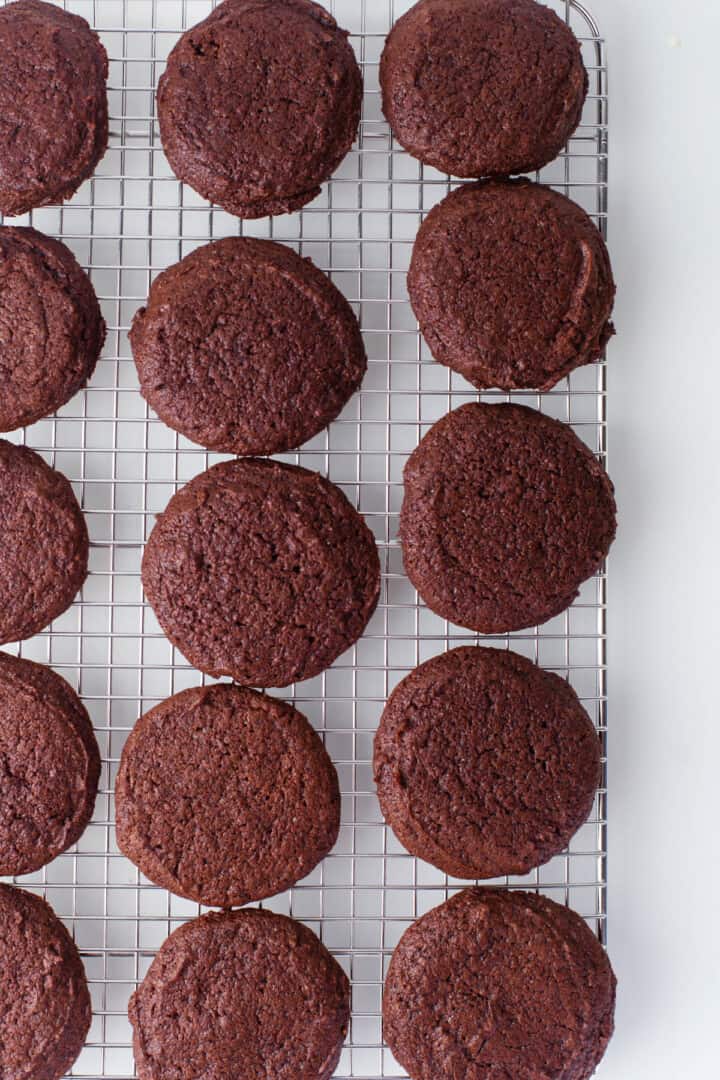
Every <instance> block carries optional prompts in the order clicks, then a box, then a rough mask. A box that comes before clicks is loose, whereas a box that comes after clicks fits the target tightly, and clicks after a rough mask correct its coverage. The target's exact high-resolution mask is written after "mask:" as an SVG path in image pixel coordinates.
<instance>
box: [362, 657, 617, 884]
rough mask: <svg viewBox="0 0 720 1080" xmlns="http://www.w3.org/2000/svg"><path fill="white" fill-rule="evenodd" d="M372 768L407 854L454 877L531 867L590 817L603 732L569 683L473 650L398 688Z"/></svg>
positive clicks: (429, 665) (431, 664)
mask: <svg viewBox="0 0 720 1080" xmlns="http://www.w3.org/2000/svg"><path fill="white" fill-rule="evenodd" d="M374 773H375V783H376V784H377V789H378V798H379V800H380V806H381V808H382V812H383V816H384V817H385V820H386V821H387V822H388V823H389V824H390V825H391V826H392V828H393V830H394V832H395V834H396V835H397V837H398V839H399V840H401V841H402V843H403V844H404V845H405V847H406V848H407V849H408V851H410V852H411V853H412V854H413V855H417V856H419V857H420V858H421V859H426V860H427V861H428V862H430V863H432V864H433V865H434V866H437V867H438V868H439V869H440V870H443V871H444V872H445V873H446V874H451V875H452V876H453V877H459V878H495V877H502V876H503V875H504V874H526V873H528V871H529V870H532V869H533V867H535V866H540V865H541V863H545V862H547V861H548V860H549V859H551V858H552V857H553V856H554V855H557V854H558V853H559V852H561V851H562V850H563V849H564V848H565V847H566V846H567V844H568V841H569V840H570V838H571V836H573V834H574V833H575V832H576V831H577V829H579V827H580V826H581V825H582V823H583V822H584V821H585V819H586V818H587V816H588V813H589V812H590V808H591V807H592V803H593V798H594V795H595V790H596V788H597V785H598V783H599V780H600V740H599V739H598V736H597V732H596V731H595V728H594V727H593V724H592V721H591V720H590V718H589V716H588V715H587V713H586V712H585V710H584V709H583V707H582V705H581V704H580V702H579V701H578V697H577V694H576V693H575V691H574V690H573V689H572V687H570V686H569V685H568V683H567V682H566V681H565V680H564V679H561V678H559V676H557V675H553V674H552V673H550V672H547V671H543V670H542V669H541V668H539V667H536V665H535V664H533V663H531V662H530V661H529V660H526V659H525V657H523V656H518V655H517V653H513V652H508V651H506V650H504V649H481V648H475V647H472V646H469V647H466V648H459V649H452V650H451V651H450V652H447V653H443V654H442V655H440V656H435V657H433V659H432V660H428V661H426V662H425V663H424V664H420V666H419V667H417V668H415V670H414V671H412V672H411V673H410V674H409V675H408V676H406V678H404V679H403V680H402V682H401V683H400V684H399V685H398V686H397V687H396V688H395V690H394V691H393V693H392V695H391V697H390V700H389V701H388V703H387V705H386V706H385V711H384V712H383V715H382V719H381V721H380V726H379V728H378V730H377V734H376V736H375V756H374Z"/></svg>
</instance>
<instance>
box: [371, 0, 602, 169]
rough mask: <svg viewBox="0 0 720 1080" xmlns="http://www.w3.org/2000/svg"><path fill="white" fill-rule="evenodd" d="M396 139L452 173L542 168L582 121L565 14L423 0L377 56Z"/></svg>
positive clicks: (498, 0)
mask: <svg viewBox="0 0 720 1080" xmlns="http://www.w3.org/2000/svg"><path fill="white" fill-rule="evenodd" d="M380 86H381V89H382V101H383V112H384V113H385V116H386V117H387V119H388V121H389V123H390V126H391V127H392V130H393V134H394V135H395V137H396V138H397V139H398V141H399V142H400V143H401V144H402V146H403V147H404V148H405V149H406V150H407V151H408V153H410V154H412V155H413V157H416V158H419V160H420V161H424V162H425V163H426V164H428V165H434V166H435V168H436V169H440V171H441V172H446V173H451V174H452V175H453V176H468V177H481V176H507V175H509V174H510V173H524V172H530V171H531V170H533V169H539V168H541V167H542V166H543V165H546V164H547V163H548V162H549V161H552V160H553V158H555V157H557V155H558V154H559V153H560V151H561V150H562V148H563V146H564V145H565V143H566V142H567V140H568V139H569V138H570V136H571V135H572V133H573V132H574V131H575V128H576V127H577V126H578V124H579V123H580V117H581V115H582V109H583V105H584V103H585V95H586V94H587V88H588V79H587V74H586V71H585V66H584V64H583V61H582V55H581V52H580V46H579V44H578V42H577V40H576V38H575V36H574V34H573V33H572V31H571V30H570V29H569V27H567V26H566V25H565V23H564V22H563V21H562V19H560V18H558V16H557V15H556V14H555V12H554V11H551V10H550V8H548V7H545V6H544V5H542V4H536V3H535V0H420V3H418V4H415V6H414V7H412V8H411V9H410V11H408V12H407V13H406V14H405V15H403V16H402V18H400V19H398V21H397V22H396V23H395V26H394V27H393V29H392V31H391V32H390V36H389V37H388V39H387V42H386V44H385V49H384V51H383V55H382V59H381V62H380Z"/></svg>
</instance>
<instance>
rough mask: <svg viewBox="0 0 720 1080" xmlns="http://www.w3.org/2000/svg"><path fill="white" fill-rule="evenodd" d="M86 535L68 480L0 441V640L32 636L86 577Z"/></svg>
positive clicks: (23, 450)
mask: <svg viewBox="0 0 720 1080" xmlns="http://www.w3.org/2000/svg"><path fill="white" fill-rule="evenodd" d="M88 546H89V544H88V532H87V526H86V525H85V519H84V518H83V516H82V512H81V510H80V507H79V506H78V504H77V499H76V498H75V495H74V493H73V489H72V488H71V486H70V484H69V483H68V481H67V480H66V479H65V477H64V476H63V475H62V473H59V472H57V471H56V470H55V469H51V468H50V466H49V465H47V464H46V463H45V462H44V461H43V459H42V458H41V457H40V455H39V454H36V453H35V452H34V451H33V450H29V449H28V448H27V447H25V446H14V445H13V444H12V443H9V442H6V441H5V439H0V645H4V644H5V643H6V642H8V641H21V640H23V639H24V638H29V637H32V636H33V634H37V633H38V632H39V631H40V630H42V629H43V628H44V627H46V626H47V625H48V623H51V622H52V620H53V619H55V618H56V617H57V616H58V615H61V614H62V613H63V611H66V610H67V608H69V607H70V605H71V604H72V602H73V600H74V599H75V596H76V594H77V592H78V590H79V589H80V587H81V586H82V584H83V582H84V581H85V578H86V577H87V565H88Z"/></svg>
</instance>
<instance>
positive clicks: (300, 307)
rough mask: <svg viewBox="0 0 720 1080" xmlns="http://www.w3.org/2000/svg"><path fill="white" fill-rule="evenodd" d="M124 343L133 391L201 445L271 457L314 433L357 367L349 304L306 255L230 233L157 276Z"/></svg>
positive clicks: (334, 410) (341, 398)
mask: <svg viewBox="0 0 720 1080" xmlns="http://www.w3.org/2000/svg"><path fill="white" fill-rule="evenodd" d="M130 340H131V343H132V348H133V355H134V357H135V363H136V365H137V369H138V375H139V377H140V388H141V390H142V393H143V396H144V397H145V399H146V400H147V401H148V402H149V404H150V405H151V406H152V408H153V409H154V410H155V412H156V413H157V414H158V415H159V416H160V417H161V419H163V420H164V421H165V423H166V424H168V425H169V426H170V427H171V428H174V429H175V431H179V432H181V433H182V434H183V435H186V436H187V437H188V438H189V439H192V440H193V441H194V442H197V443H200V444H201V445H202V446H206V447H208V448H209V449H211V450H220V451H224V452H226V453H232V454H276V453H280V452H282V451H285V450H291V449H294V448H295V447H297V446H300V445H301V444H302V443H304V442H306V441H307V440H308V439H311V438H312V437H313V435H317V433H318V432H319V431H322V429H323V428H324V427H326V426H327V425H328V424H329V423H330V421H331V420H334V419H335V417H336V416H337V415H338V414H339V412H340V411H341V409H342V408H343V406H344V405H345V404H346V403H347V401H348V400H349V398H350V397H351V396H352V394H354V393H355V391H356V390H357V389H358V387H359V386H360V383H361V382H362V378H363V375H364V374H365V370H366V368H367V359H366V356H365V349H364V347H363V340H362V335H361V333H360V327H359V326H358V322H357V319H356V318H355V315H354V314H353V310H352V308H351V307H350V305H349V304H348V302H347V300H346V299H345V297H344V296H343V295H342V293H340V292H339V291H338V289H336V287H335V286H334V285H333V283H332V282H331V281H330V279H329V278H328V277H326V276H325V274H323V273H322V272H321V271H320V270H318V269H317V267H316V266H314V265H313V264H312V263H311V262H310V260H309V259H302V258H300V256H299V255H297V254H296V253H295V252H294V251H292V250H291V249H290V248H287V247H284V246H283V245H282V244H275V243H273V242H272V241H271V240H254V239H251V238H241V237H230V238H228V239H227V240H219V241H217V242H216V243H214V244H208V245H206V246H205V247H201V248H199V249H197V250H196V251H193V252H192V254H190V255H188V256H187V257H186V258H185V259H183V260H182V262H179V263H177V264H176V265H175V266H171V267H170V269H169V270H166V271H165V272H164V273H162V274H161V275H160V277H158V278H157V279H156V280H155V282H154V283H153V286H152V288H151V290H150V298H149V300H148V305H147V307H146V308H141V309H140V310H139V312H138V313H137V315H136V316H135V319H134V322H133V326H132V330H131V331H130Z"/></svg>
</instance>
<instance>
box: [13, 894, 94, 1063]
mask: <svg viewBox="0 0 720 1080" xmlns="http://www.w3.org/2000/svg"><path fill="white" fill-rule="evenodd" d="M0 926H2V937H1V938H0V1012H1V1013H2V1018H3V1019H2V1039H0V1075H2V1077H3V1080H60V1077H62V1076H65V1074H66V1073H67V1072H69V1070H70V1067H71V1066H72V1064H73V1062H74V1061H75V1059H76V1058H77V1056H78V1054H79V1053H80V1051H81V1049H82V1047H83V1044H84V1042H85V1039H86V1037H87V1033H88V1031H89V1029H90V1020H91V1016H92V1014H91V1007H90V994H89V992H88V987H87V981H86V978H85V971H84V969H83V965H82V960H81V959H80V955H79V953H78V951H77V948H76V946H75V944H74V942H73V940H72V938H71V937H70V935H69V934H68V932H67V930H66V929H65V927H64V926H63V924H62V923H61V922H60V920H59V919H58V918H57V916H56V915H55V913H54V912H53V910H52V909H51V908H50V906H49V905H48V904H46V903H45V901H44V900H41V899H40V897H39V896H35V895H33V894H32V893H28V892H25V890H24V889H16V888H14V887H12V886H11V885H2V884H0Z"/></svg>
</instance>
